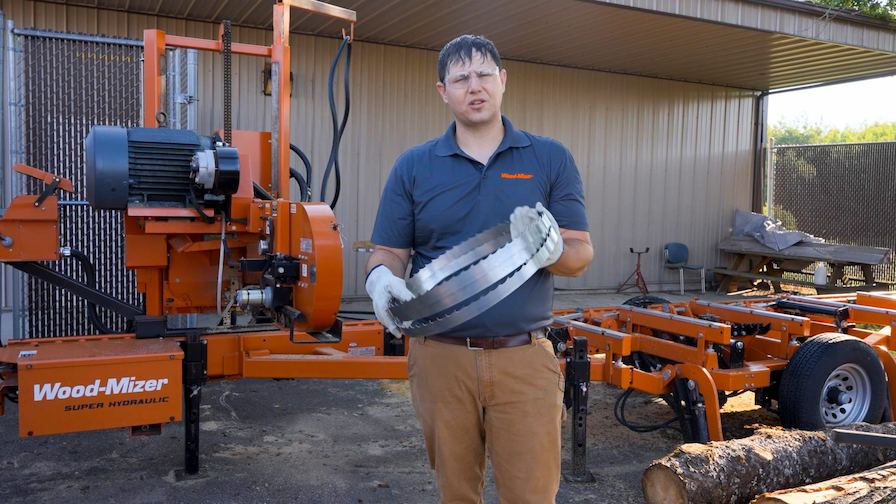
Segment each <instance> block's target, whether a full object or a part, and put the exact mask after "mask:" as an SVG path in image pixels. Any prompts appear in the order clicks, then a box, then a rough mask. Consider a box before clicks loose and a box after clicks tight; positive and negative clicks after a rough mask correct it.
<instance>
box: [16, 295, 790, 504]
mask: <svg viewBox="0 0 896 504" xmlns="http://www.w3.org/2000/svg"><path fill="white" fill-rule="evenodd" d="M664 296H665V295H664ZM627 297H628V296H622V295H592V294H582V293H569V294H560V295H558V297H557V303H556V306H557V307H558V308H560V307H576V306H599V305H605V304H614V303H619V302H621V301H622V300H624V299H626V298H627ZM666 297H668V298H670V299H672V300H675V299H681V298H680V297H678V296H672V295H668V296H666ZM706 297H709V298H712V297H714V296H712V295H707V296H706ZM352 308H355V309H357V308H358V306H353V307H352ZM619 393H620V391H619V390H618V389H615V388H613V387H610V386H607V385H605V384H602V383H594V384H593V385H592V388H591V392H590V398H589V406H590V415H589V418H588V440H589V441H588V467H589V469H590V470H591V471H592V472H593V473H594V476H595V477H596V479H597V481H596V482H595V483H588V484H576V483H566V482H564V483H562V484H561V487H560V492H559V494H558V497H557V502H559V503H585V502H587V503H596V502H614V503H641V502H644V501H643V497H642V495H641V485H640V478H641V474H642V472H643V471H644V469H645V468H646V467H647V465H648V464H649V463H650V462H651V461H652V460H654V459H656V458H659V457H661V456H663V455H665V454H667V453H669V452H670V451H672V450H673V449H674V448H675V447H676V446H678V445H679V444H680V443H681V438H680V435H679V433H678V432H676V431H674V430H668V429H666V430H661V431H656V432H651V433H644V434H640V433H635V432H632V431H629V430H628V429H626V428H625V427H623V426H621V425H620V424H619V423H617V422H616V420H615V419H614V417H613V403H614V401H615V400H616V397H617V396H618V395H619ZM723 411H724V413H723V418H722V422H723V429H724V434H725V436H726V438H732V437H745V436H749V435H750V434H751V433H752V432H753V431H754V430H755V429H756V428H758V427H760V426H762V427H765V426H775V425H778V419H777V417H776V416H774V415H772V414H770V413H768V412H765V411H764V410H761V409H758V408H757V407H755V406H754V405H753V396H752V394H749V393H748V394H743V395H741V396H738V397H736V398H734V399H732V400H730V401H729V403H728V404H727V405H726V406H725V408H724V410H723ZM627 416H628V419H629V420H630V421H634V422H643V423H655V422H658V421H661V420H665V419H668V418H670V417H671V416H673V414H672V411H671V410H670V409H669V408H668V407H667V406H666V405H665V403H663V402H662V401H661V400H660V399H658V398H655V397H650V396H646V395H639V394H635V395H633V396H632V398H631V399H630V400H629V408H628V409H627ZM567 427H568V426H567ZM567 427H565V428H564V429H565V432H564V445H567V444H568V441H569V432H568V430H566V429H567ZM0 444H2V446H3V450H2V452H0V470H2V472H3V482H2V483H0V502H4V503H7V502H24V501H28V502H63V501H65V502H81V501H85V502H86V501H90V502H121V501H128V502H129V503H133V504H137V503H154V502H191V503H203V502H209V503H218V502H247V503H248V502H251V503H256V502H259V503H261V502H298V503H315V504H316V503H353V504H363V503H384V504H385V503H390V504H391V503H421V504H424V503H435V502H437V501H438V499H437V495H436V489H435V486H434V480H433V476H432V473H431V472H430V469H429V467H428V464H427V462H426V454H425V451H424V447H423V439H422V435H421V433H420V431H419V428H418V426H417V423H416V419H415V418H414V414H413V409H412V407H411V403H410V396H409V393H408V387H407V383H406V382H403V381H374V380H357V381H353V380H301V381H296V380H280V381H275V380H240V381H233V382H216V383H211V384H209V385H208V386H206V387H205V388H204V392H203V406H202V424H201V434H200V450H201V459H200V464H201V466H202V469H201V471H200V474H199V475H198V476H197V477H191V478H184V477H182V475H181V474H180V471H179V469H180V468H182V467H183V428H182V426H181V425H173V426H170V427H166V428H165V429H164V430H163V432H162V435H161V436H151V437H131V436H129V435H128V434H127V433H126V432H125V431H121V430H113V431H101V432H86V433H78V434H66V435H59V436H50V437H41V438H31V439H22V438H19V437H18V426H17V411H16V408H15V406H14V405H10V403H8V402H7V410H6V416H4V417H0ZM564 453H565V454H567V448H566V446H564ZM496 501H497V498H496V494H495V488H494V484H493V482H492V481H491V479H490V478H489V481H488V484H487V486H486V502H496Z"/></svg>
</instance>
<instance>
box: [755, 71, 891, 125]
mask: <svg viewBox="0 0 896 504" xmlns="http://www.w3.org/2000/svg"><path fill="white" fill-rule="evenodd" d="M768 121H769V124H780V123H782V122H784V123H787V124H795V125H801V124H806V123H808V124H809V125H813V126H815V125H818V126H822V127H824V128H838V129H842V128H846V127H853V128H855V127H860V126H863V125H866V124H872V123H875V122H896V76H893V77H883V78H880V79H871V80H867V81H860V82H852V83H849V84H838V85H836V86H823V87H819V88H815V89H807V90H805V91H792V92H789V93H778V94H772V95H770V96H769V103H768Z"/></svg>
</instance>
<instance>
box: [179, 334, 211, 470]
mask: <svg viewBox="0 0 896 504" xmlns="http://www.w3.org/2000/svg"><path fill="white" fill-rule="evenodd" d="M207 343H208V340H204V339H200V338H199V333H198V332H197V331H191V332H190V333H189V334H188V335H187V337H186V339H185V340H184V341H183V342H181V349H182V350H183V352H184V360H183V379H184V473H185V474H187V475H193V474H196V473H198V472H199V407H200V405H201V404H202V386H203V385H204V384H205V382H206V378H207V376H208V346H207Z"/></svg>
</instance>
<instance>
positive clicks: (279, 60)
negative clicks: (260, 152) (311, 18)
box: [271, 3, 290, 252]
mask: <svg viewBox="0 0 896 504" xmlns="http://www.w3.org/2000/svg"><path fill="white" fill-rule="evenodd" d="M289 56H290V54H289V6H288V5H284V4H281V3H277V4H274V43H273V44H272V45H271V83H272V84H273V86H272V88H271V95H272V98H273V105H274V106H273V109H274V129H273V131H272V132H271V149H272V151H271V161H272V163H271V194H273V195H274V197H275V198H281V199H289V121H290V108H289V100H290V96H289V69H290V62H289ZM275 252H281V251H278V250H275Z"/></svg>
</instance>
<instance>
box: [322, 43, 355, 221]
mask: <svg viewBox="0 0 896 504" xmlns="http://www.w3.org/2000/svg"><path fill="white" fill-rule="evenodd" d="M350 40H351V39H350V38H349V37H344V38H343V39H342V43H341V44H339V49H338V50H337V51H336V56H335V57H334V58H333V63H332V64H331V65H330V76H329V79H328V81H327V87H328V89H327V95H328V97H329V100H330V117H331V119H332V121H333V143H332V145H331V148H330V158H329V160H327V166H326V168H325V169H324V175H323V178H322V180H321V184H320V199H321V201H326V199H327V198H326V195H327V183H328V182H329V181H330V173H331V172H333V173H334V175H335V183H336V185H335V191H334V194H333V201H331V202H330V208H334V209H335V208H336V202H337V201H339V192H340V190H341V188H342V187H341V186H342V180H341V178H342V175H341V173H340V172H339V145H340V143H341V142H342V135H343V133H345V127H346V125H347V124H348V116H349V110H350V108H351V97H350V84H349V83H350V80H349V77H350V70H351V61H352V46H351V43H350ZM343 52H344V53H345V69H344V71H343V86H344V87H343V89H344V91H343V92H344V95H345V104H344V108H343V113H342V121H341V122H340V121H339V118H338V116H337V113H336V97H335V93H334V91H333V87H334V86H333V84H334V80H335V79H336V67H337V65H338V63H339V59H340V58H341V57H342V53H343Z"/></svg>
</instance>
